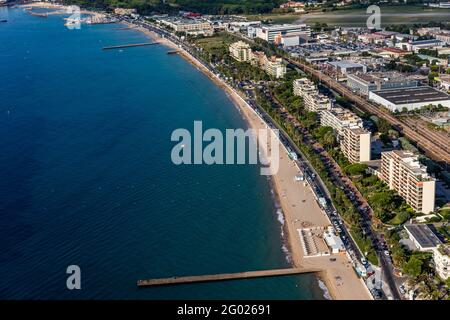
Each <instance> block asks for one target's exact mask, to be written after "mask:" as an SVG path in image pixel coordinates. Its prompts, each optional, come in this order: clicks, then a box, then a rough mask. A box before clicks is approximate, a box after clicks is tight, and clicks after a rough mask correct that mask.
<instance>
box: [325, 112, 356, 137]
mask: <svg viewBox="0 0 450 320" xmlns="http://www.w3.org/2000/svg"><path fill="white" fill-rule="evenodd" d="M320 125H321V126H328V127H332V128H333V129H334V130H335V131H336V133H337V135H338V139H339V140H341V139H343V137H344V129H345V128H362V127H363V121H362V119H361V118H360V117H358V116H357V115H356V114H354V113H353V112H351V111H350V110H347V109H344V108H340V107H337V108H332V109H330V110H325V111H323V112H322V114H321V116H320Z"/></svg>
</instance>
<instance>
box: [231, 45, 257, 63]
mask: <svg viewBox="0 0 450 320" xmlns="http://www.w3.org/2000/svg"><path fill="white" fill-rule="evenodd" d="M229 50H230V55H231V57H233V58H234V59H235V60H237V61H239V62H249V61H250V60H251V59H252V50H251V49H250V45H249V44H248V43H245V42H244V41H237V42H234V43H232V44H230V48H229Z"/></svg>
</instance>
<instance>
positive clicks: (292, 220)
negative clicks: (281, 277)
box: [129, 25, 372, 300]
mask: <svg viewBox="0 0 450 320" xmlns="http://www.w3.org/2000/svg"><path fill="white" fill-rule="evenodd" d="M129 26H130V27H134V28H135V29H136V30H139V31H142V32H144V33H145V34H147V35H148V36H149V37H151V38H152V39H154V40H155V41H159V42H160V43H161V44H164V45H167V46H169V47H170V48H172V49H177V50H179V54H180V55H181V56H182V57H183V58H185V59H186V60H187V61H189V62H190V63H192V64H193V65H194V66H196V67H197V68H198V69H199V70H200V71H202V72H203V73H204V74H206V75H207V76H208V77H209V78H210V79H211V80H212V81H214V83H216V84H217V85H218V86H219V87H221V88H223V89H224V90H225V92H226V93H227V95H228V96H229V98H230V100H231V101H232V102H233V103H234V105H235V106H236V107H237V108H238V110H239V111H240V113H241V114H242V116H243V117H244V118H245V120H246V121H247V123H248V125H249V127H250V128H252V129H254V130H259V129H268V126H267V125H266V123H265V122H264V121H263V120H262V119H261V118H260V116H259V115H258V114H257V113H256V112H255V111H254V110H253V109H252V108H251V107H250V106H249V105H248V104H247V103H246V102H245V100H244V99H243V98H242V97H241V96H240V95H239V94H238V93H237V92H236V91H235V90H233V89H232V88H231V87H230V86H228V85H227V84H226V83H224V82H223V81H222V80H221V79H219V78H218V77H216V76H215V75H214V74H212V73H211V72H210V71H209V70H208V69H207V68H205V67H204V66H203V65H202V64H201V63H200V62H199V61H197V59H195V58H194V57H192V56H191V55H190V54H189V53H188V52H186V51H184V50H182V49H180V48H179V47H178V46H177V45H175V44H174V43H172V42H171V41H169V40H167V39H164V38H161V37H159V36H158V35H157V34H156V33H154V32H151V31H149V30H147V29H144V28H140V27H137V26H133V25H129ZM279 150H280V159H279V167H280V168H279V170H278V172H277V173H276V174H275V175H273V176H272V183H273V186H274V189H275V192H276V196H277V198H278V201H279V204H280V205H281V208H282V210H283V214H284V221H285V223H284V237H285V241H286V244H287V247H288V249H289V253H290V258H291V262H292V264H293V265H294V266H296V267H305V268H317V270H322V271H321V272H320V273H318V274H317V276H318V277H319V279H320V280H321V281H323V282H324V283H325V285H326V287H327V289H328V292H329V295H330V296H331V298H332V299H336V300H371V299H372V295H371V294H370V292H369V291H368V289H367V287H366V285H365V284H364V282H363V280H362V279H360V278H358V276H357V275H356V273H355V271H354V270H353V267H352V264H351V262H350V260H349V258H348V257H347V255H346V254H342V253H341V254H337V255H332V256H318V257H311V256H308V257H306V256H305V254H304V251H303V249H302V246H301V241H302V240H301V239H300V235H299V232H298V229H302V228H326V227H327V226H329V225H330V224H331V223H330V221H329V219H328V217H327V216H326V214H325V213H324V212H323V211H322V209H321V208H320V207H319V205H318V203H317V201H316V199H315V196H314V194H313V192H312V190H311V188H310V186H309V185H308V184H306V183H304V182H299V181H295V179H294V177H295V176H296V175H297V174H298V173H299V168H298V166H297V164H296V163H295V162H294V161H292V160H291V159H290V158H289V155H288V152H287V150H286V149H285V148H284V146H283V145H282V144H281V143H280V142H279ZM267 151H268V150H266V154H267ZM318 241H320V240H318ZM323 245H325V242H323ZM325 246H326V245H325ZM330 257H333V258H336V260H335V261H331V260H330Z"/></svg>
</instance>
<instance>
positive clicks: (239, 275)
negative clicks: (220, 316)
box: [137, 268, 320, 287]
mask: <svg viewBox="0 0 450 320" xmlns="http://www.w3.org/2000/svg"><path fill="white" fill-rule="evenodd" d="M319 271H320V270H317V269H311V268H289V269H271V270H259V271H246V272H236V273H221V274H210V275H199V276H184V277H169V278H159V279H148V280H139V281H138V282H137V286H138V287H152V286H163V285H175V284H187V283H198V282H212V281H225V280H238V279H252V278H263V277H276V276H288V275H297V274H305V273H316V272H319Z"/></svg>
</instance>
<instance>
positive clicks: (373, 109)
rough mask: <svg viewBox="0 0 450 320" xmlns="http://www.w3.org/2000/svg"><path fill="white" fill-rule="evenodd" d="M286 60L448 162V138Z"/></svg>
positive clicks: (428, 153)
mask: <svg viewBox="0 0 450 320" xmlns="http://www.w3.org/2000/svg"><path fill="white" fill-rule="evenodd" d="M287 61H288V62H289V63H292V64H294V65H296V66H297V67H299V68H300V69H302V70H303V71H305V72H306V73H308V74H310V75H312V76H314V77H316V78H318V79H319V80H320V81H322V82H323V83H324V84H325V85H327V86H328V87H329V88H331V89H333V90H334V91H336V92H338V93H339V94H341V95H342V96H343V97H346V98H348V99H349V100H350V101H352V102H353V103H355V104H356V105H357V106H358V107H359V108H361V109H362V110H363V111H366V112H369V113H371V114H374V115H376V116H377V117H379V118H383V119H385V120H387V121H388V122H389V123H390V124H391V125H392V126H394V128H396V129H397V130H399V131H400V132H401V133H402V134H404V135H405V137H407V138H408V139H410V140H412V141H414V142H415V143H416V144H417V147H418V148H420V149H422V150H423V151H424V152H425V154H426V155H427V156H429V157H430V158H432V159H433V160H435V161H437V162H438V163H441V164H445V165H448V164H450V152H449V144H450V143H449V142H450V139H445V137H443V136H441V135H436V133H435V132H432V131H431V130H430V129H429V128H427V127H426V126H424V125H420V124H419V125H417V123H416V122H415V121H414V120H413V121H414V125H415V127H416V128H420V132H419V130H417V129H414V126H413V125H412V123H411V120H410V121H408V122H405V121H404V120H400V119H398V118H396V117H394V116H393V115H391V114H389V113H387V112H385V111H383V110H382V109H380V108H378V107H377V106H375V105H374V104H372V103H370V102H368V101H367V100H365V99H364V98H361V97H359V96H357V95H356V94H354V93H353V92H351V90H350V89H348V88H346V87H345V86H343V85H341V84H339V83H337V82H336V81H335V80H333V79H332V78H331V77H329V76H327V75H325V74H323V73H322V72H320V71H318V70H316V69H314V68H313V67H311V66H309V65H306V64H304V63H300V62H297V61H294V60H291V59H287ZM418 126H419V127H418Z"/></svg>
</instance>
